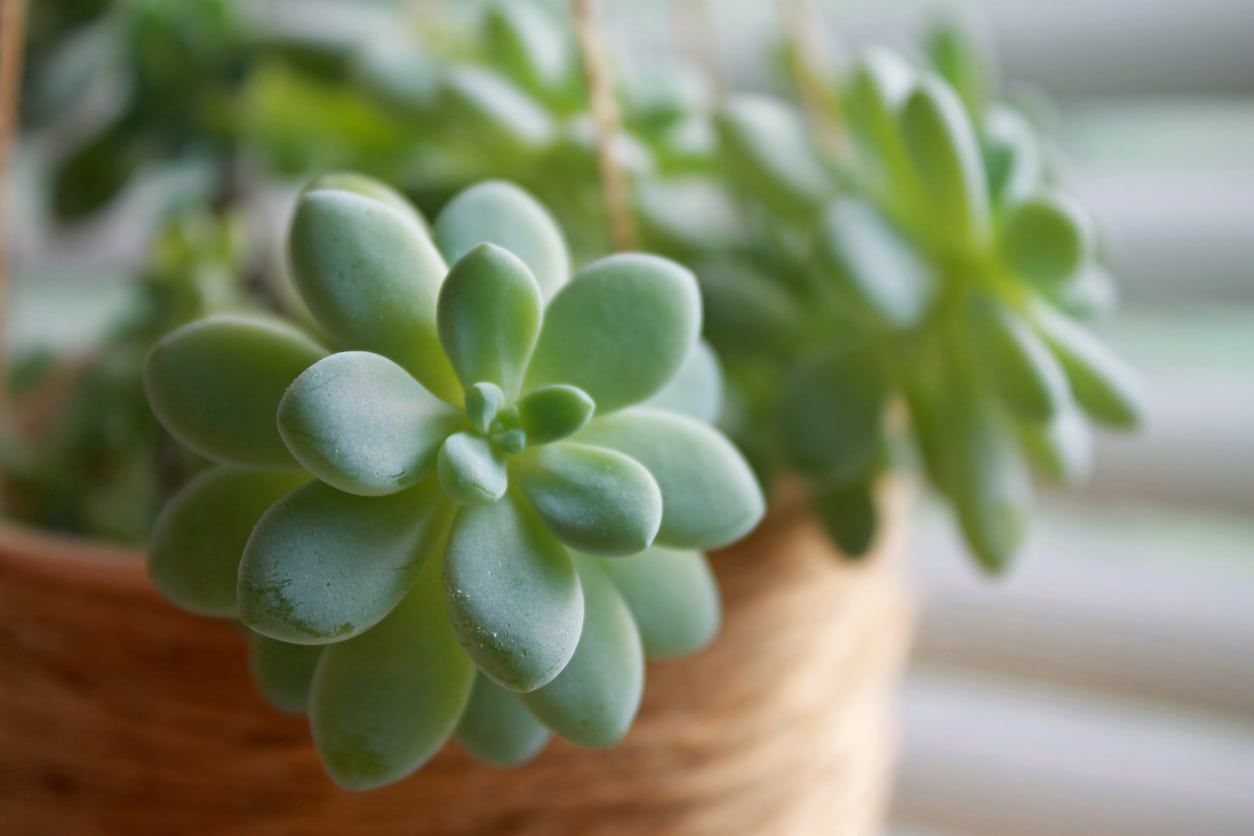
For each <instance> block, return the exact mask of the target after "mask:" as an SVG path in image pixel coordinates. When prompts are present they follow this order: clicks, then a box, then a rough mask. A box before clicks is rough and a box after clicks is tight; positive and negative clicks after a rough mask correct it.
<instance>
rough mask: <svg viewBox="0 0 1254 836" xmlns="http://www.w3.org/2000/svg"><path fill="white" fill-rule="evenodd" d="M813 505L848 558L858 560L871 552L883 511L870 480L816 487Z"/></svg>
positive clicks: (823, 523)
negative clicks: (877, 501)
mask: <svg viewBox="0 0 1254 836" xmlns="http://www.w3.org/2000/svg"><path fill="white" fill-rule="evenodd" d="M810 507H811V508H812V509H813V510H814V515H815V516H816V517H817V518H818V520H819V522H820V523H821V524H822V525H823V529H824V530H825V531H826V532H827V536H828V537H830V538H832V542H833V543H835V544H836V547H837V548H839V549H840V551H841V553H842V554H843V555H844V556H845V557H848V558H853V559H857V558H861V557H865V556H866V555H867V554H868V553H869V552H870V550H871V546H872V545H873V544H874V543H875V532H876V528H877V527H878V523H879V514H878V512H877V510H876V507H875V497H874V496H873V494H872V493H871V489H870V486H869V484H868V483H867V482H855V483H854V484H851V485H842V486H839V487H827V488H821V489H816V490H815V491H814V492H813V493H812V494H811V496H810Z"/></svg>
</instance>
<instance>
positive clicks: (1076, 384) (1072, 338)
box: [1031, 303, 1144, 429]
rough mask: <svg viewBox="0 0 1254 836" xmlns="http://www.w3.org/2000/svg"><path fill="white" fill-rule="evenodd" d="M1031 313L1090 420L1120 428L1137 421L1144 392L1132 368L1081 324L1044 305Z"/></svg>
mask: <svg viewBox="0 0 1254 836" xmlns="http://www.w3.org/2000/svg"><path fill="white" fill-rule="evenodd" d="M1031 316H1032V320H1033V322H1034V323H1035V324H1036V327H1037V329H1038V330H1039V331H1040V333H1041V336H1042V337H1044V339H1045V342H1046V343H1047V344H1048V345H1049V347H1050V350H1051V351H1053V352H1054V356H1055V357H1057V358H1058V362H1059V363H1061V364H1062V368H1063V371H1065V372H1066V373H1067V381H1068V382H1069V383H1070V384H1071V393H1072V395H1074V396H1075V400H1076V402H1077V403H1078V404H1080V407H1081V408H1082V409H1083V410H1084V411H1085V412H1086V413H1088V415H1089V416H1090V417H1091V418H1093V420H1095V421H1099V422H1101V423H1103V424H1108V425H1110V426H1112V427H1119V428H1123V429H1131V428H1133V427H1136V426H1137V425H1138V424H1140V422H1141V416H1142V414H1143V413H1144V407H1143V404H1144V395H1143V394H1142V392H1141V384H1140V381H1139V380H1138V379H1137V377H1136V373H1135V372H1133V371H1132V370H1131V369H1130V368H1129V367H1128V366H1126V365H1125V364H1124V362H1123V361H1122V360H1120V359H1119V358H1118V357H1116V356H1115V355H1114V354H1113V353H1112V352H1111V351H1110V349H1108V348H1106V346H1104V345H1102V344H1101V343H1100V342H1099V341H1098V340H1097V338H1096V337H1094V336H1093V335H1092V334H1090V333H1089V332H1088V331H1087V330H1085V329H1084V328H1083V327H1082V326H1080V325H1078V324H1076V323H1075V322H1072V321H1071V320H1070V319H1068V318H1067V317H1066V316H1064V315H1062V314H1060V313H1058V312H1057V311H1054V310H1052V309H1051V308H1050V307H1049V306H1048V305H1046V304H1044V303H1038V304H1036V305H1034V306H1033V308H1032V311H1031Z"/></svg>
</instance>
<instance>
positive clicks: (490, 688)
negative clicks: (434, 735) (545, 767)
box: [457, 675, 549, 766]
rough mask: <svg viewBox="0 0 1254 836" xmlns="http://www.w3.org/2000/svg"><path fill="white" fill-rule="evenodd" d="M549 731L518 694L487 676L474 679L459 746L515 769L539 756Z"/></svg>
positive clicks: (482, 757) (460, 728) (461, 724)
mask: <svg viewBox="0 0 1254 836" xmlns="http://www.w3.org/2000/svg"><path fill="white" fill-rule="evenodd" d="M548 740H549V730H548V729H546V728H545V727H544V725H543V724H542V723H541V722H540V721H539V720H537V719H536V718H535V717H533V716H532V714H531V712H530V711H528V710H527V709H526V708H525V707H524V706H523V704H522V700H521V699H520V698H519V696H518V694H515V693H513V692H512V691H508V690H506V689H504V688H502V687H501V686H500V685H497V684H496V683H495V682H493V681H492V680H490V679H488V678H487V677H486V676H482V675H481V676H478V677H476V678H475V687H474V690H473V691H471V693H470V702H469V703H468V704H467V705H466V713H465V714H463V715H462V719H461V723H459V724H458V726H457V742H458V743H460V744H461V745H462V746H464V747H466V749H467V751H469V752H470V753H471V754H473V755H474V756H475V757H477V758H479V759H480V760H484V761H487V762H488V763H491V764H495V765H496V766H516V765H517V764H520V763H525V762H526V761H529V760H531V759H532V758H533V757H535V756H536V755H538V754H539V753H540V750H541V749H543V748H544V744H545V743H547V742H548Z"/></svg>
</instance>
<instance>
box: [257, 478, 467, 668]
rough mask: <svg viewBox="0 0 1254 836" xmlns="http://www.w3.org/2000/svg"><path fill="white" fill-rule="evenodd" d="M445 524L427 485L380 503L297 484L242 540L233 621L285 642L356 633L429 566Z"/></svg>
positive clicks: (435, 492) (444, 509)
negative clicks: (236, 617)
mask: <svg viewBox="0 0 1254 836" xmlns="http://www.w3.org/2000/svg"><path fill="white" fill-rule="evenodd" d="M448 519H449V506H448V504H447V503H445V502H442V501H441V497H440V494H439V489H438V487H437V486H436V485H435V482H434V480H427V481H426V482H424V483H420V484H418V485H415V486H414V487H412V488H407V489H406V490H403V491H400V492H399V493H394V494H391V495H389V496H382V497H361V496H354V495H352V494H346V493H342V492H341V491H337V490H336V489H334V488H332V487H330V486H329V485H325V484H323V483H321V482H313V483H311V484H308V485H305V486H304V487H302V488H299V489H297V490H296V491H294V492H293V493H291V494H289V495H288V496H287V497H285V498H284V499H282V500H280V501H279V502H278V503H277V504H276V505H275V506H274V507H273V508H271V509H270V510H269V511H268V512H267V513H266V515H265V516H264V517H262V519H261V522H259V523H258V524H257V527H256V529H255V530H254V531H253V534H252V537H250V538H249V540H248V545H247V546H246V547H245V549H244V557H243V559H242V560H241V561H240V568H239V609H240V620H241V621H243V622H244V623H245V624H247V625H248V626H249V627H251V628H252V629H254V630H256V631H257V632H258V633H261V634H262V635H266V636H269V637H270V638H272V639H278V640H279V641H286V642H291V643H294V644H327V643H331V642H340V641H343V640H345V639H348V638H350V637H352V636H355V635H358V634H359V633H361V632H363V631H364V630H367V629H369V628H370V627H372V626H374V625H375V624H377V623H378V622H379V620H380V619H382V618H383V617H384V616H386V615H387V614H388V613H389V612H390V611H391V610H392V608H393V607H395V606H396V604H397V602H399V601H400V600H401V599H402V598H403V597H405V594H406V593H407V592H408V591H409V589H410V587H411V586H412V585H413V583H414V579H415V578H416V577H417V576H418V572H419V571H420V569H421V568H422V566H423V564H424V562H426V561H427V560H428V559H434V560H435V561H436V562H438V555H439V553H440V548H441V544H442V543H443V542H444V537H445V536H446V534H447V530H448ZM433 556H435V557H433Z"/></svg>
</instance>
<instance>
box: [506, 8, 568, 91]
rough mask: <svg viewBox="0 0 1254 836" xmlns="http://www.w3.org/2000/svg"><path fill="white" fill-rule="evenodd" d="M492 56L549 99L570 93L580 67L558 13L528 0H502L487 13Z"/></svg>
mask: <svg viewBox="0 0 1254 836" xmlns="http://www.w3.org/2000/svg"><path fill="white" fill-rule="evenodd" d="M484 46H485V48H486V53H487V55H488V57H489V59H490V60H491V61H492V62H493V63H495V64H496V65H497V66H498V67H499V68H500V69H501V71H502V72H503V73H504V74H505V75H506V76H508V77H510V78H512V79H515V80H517V81H518V82H519V83H520V84H522V85H523V86H524V87H525V88H526V89H527V90H528V91H529V92H531V93H532V94H533V95H536V96H540V97H542V98H544V99H545V100H546V101H561V100H562V99H563V98H565V97H568V96H569V95H570V93H571V87H572V86H573V84H574V82H575V80H576V73H575V70H576V68H577V66H578V65H577V63H576V56H575V50H574V43H573V40H572V38H571V34H570V32H569V31H568V30H567V29H565V28H563V27H562V26H561V25H560V23H559V19H558V18H557V16H556V15H555V13H554V12H553V11H552V10H550V9H546V8H544V7H542V6H540V5H539V4H537V3H535V2H529V0H503V2H495V3H492V4H490V5H489V6H488V8H487V10H486V12H485V15H484Z"/></svg>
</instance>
